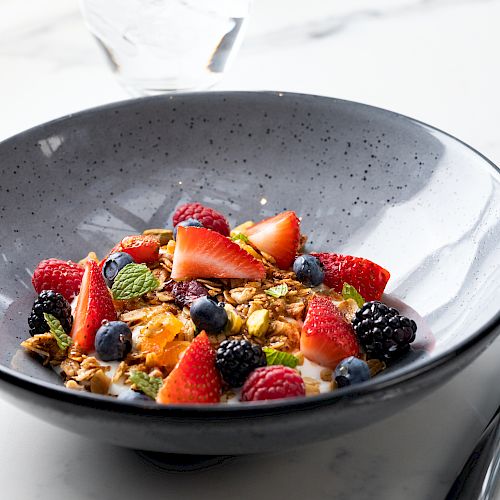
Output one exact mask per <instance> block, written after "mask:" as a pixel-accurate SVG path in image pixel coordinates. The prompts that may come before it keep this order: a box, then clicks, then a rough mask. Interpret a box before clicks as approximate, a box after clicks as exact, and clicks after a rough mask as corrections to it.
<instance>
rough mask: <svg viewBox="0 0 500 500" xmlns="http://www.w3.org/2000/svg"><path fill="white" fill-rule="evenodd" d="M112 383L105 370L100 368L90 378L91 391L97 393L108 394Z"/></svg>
mask: <svg viewBox="0 0 500 500" xmlns="http://www.w3.org/2000/svg"><path fill="white" fill-rule="evenodd" d="M110 385H111V380H110V378H109V377H108V376H107V375H106V374H105V373H104V371H103V370H98V371H97V372H96V373H95V375H94V376H93V377H92V378H91V379H90V391H91V392H93V393H95V394H107V393H108V390H109V386H110Z"/></svg>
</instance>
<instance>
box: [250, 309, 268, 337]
mask: <svg viewBox="0 0 500 500" xmlns="http://www.w3.org/2000/svg"><path fill="white" fill-rule="evenodd" d="M247 328H248V334H249V335H252V336H254V337H262V336H264V335H265V334H266V332H267V329H268V328H269V311H268V310H267V309H258V310H257V311H254V312H253V313H252V314H250V316H248V318H247Z"/></svg>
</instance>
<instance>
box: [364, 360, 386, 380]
mask: <svg viewBox="0 0 500 500" xmlns="http://www.w3.org/2000/svg"><path fill="white" fill-rule="evenodd" d="M366 364H367V365H368V368H370V376H372V377H374V376H375V375H377V373H380V372H381V371H383V370H385V367H386V365H385V363H384V362H383V361H380V359H369V360H368V361H367V362H366Z"/></svg>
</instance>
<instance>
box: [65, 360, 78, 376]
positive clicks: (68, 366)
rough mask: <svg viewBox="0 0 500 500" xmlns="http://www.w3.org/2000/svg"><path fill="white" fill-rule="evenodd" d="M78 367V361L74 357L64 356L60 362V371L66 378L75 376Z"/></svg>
mask: <svg viewBox="0 0 500 500" xmlns="http://www.w3.org/2000/svg"><path fill="white" fill-rule="evenodd" d="M79 369H80V363H78V361H75V360H74V359H70V358H66V359H65V360H64V361H63V362H62V363H61V372H62V373H64V374H65V375H66V377H68V378H72V377H76V374H77V373H78V370H79Z"/></svg>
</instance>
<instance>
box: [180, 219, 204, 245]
mask: <svg viewBox="0 0 500 500" xmlns="http://www.w3.org/2000/svg"><path fill="white" fill-rule="evenodd" d="M178 226H181V227H203V224H202V223H201V222H200V221H199V220H196V219H186V220H183V221H181V222H179V224H177V226H175V227H174V240H176V239H177V227H178Z"/></svg>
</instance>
